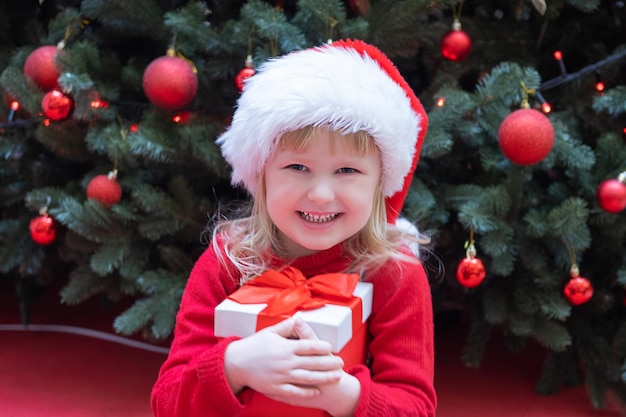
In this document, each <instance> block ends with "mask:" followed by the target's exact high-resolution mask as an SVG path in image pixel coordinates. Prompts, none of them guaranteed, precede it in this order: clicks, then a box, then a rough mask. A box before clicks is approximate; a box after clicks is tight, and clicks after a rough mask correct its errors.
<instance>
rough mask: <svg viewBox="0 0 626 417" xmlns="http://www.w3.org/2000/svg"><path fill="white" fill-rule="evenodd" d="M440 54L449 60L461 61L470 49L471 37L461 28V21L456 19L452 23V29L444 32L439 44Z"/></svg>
mask: <svg viewBox="0 0 626 417" xmlns="http://www.w3.org/2000/svg"><path fill="white" fill-rule="evenodd" d="M439 49H440V50H441V55H443V57H444V58H445V59H448V60H450V61H456V62H459V61H463V60H464V59H465V58H467V57H468V56H469V54H470V52H471V51H472V38H470V37H469V35H468V34H467V33H466V32H464V31H463V30H461V22H460V21H459V20H457V19H455V20H454V23H452V29H451V30H450V31H448V32H446V33H445V34H444V35H443V37H442V38H441V42H440V44H439Z"/></svg>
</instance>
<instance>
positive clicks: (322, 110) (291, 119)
mask: <svg viewBox="0 0 626 417" xmlns="http://www.w3.org/2000/svg"><path fill="white" fill-rule="evenodd" d="M306 126H325V127H328V128H330V129H332V130H338V131H341V132H343V133H353V132H357V131H359V130H363V131H365V132H367V133H369V134H370V135H371V136H372V137H373V138H374V140H375V143H376V145H377V146H378V148H379V149H380V152H381V157H382V188H383V194H384V196H385V198H386V200H385V202H386V206H387V220H388V222H389V223H392V224H395V222H396V219H397V217H398V215H399V213H400V211H401V210H402V206H403V204H404V200H405V199H406V195H407V193H408V189H409V187H410V185H411V180H412V178H413V172H414V171H415V167H416V166H417V161H418V159H419V154H420V150H421V148H422V143H423V141H424V136H425V135H426V130H427V127H428V118H427V116H426V112H425V111H424V108H423V107H422V105H421V103H420V102H419V100H418V99H417V97H416V96H415V93H414V92H413V90H412V89H411V87H409V85H408V83H407V82H406V81H405V80H404V78H402V76H401V75H400V72H399V71H398V69H397V68H396V67H395V66H394V64H393V63H392V62H391V61H390V60H389V58H387V57H386V56H385V55H384V54H383V53H382V52H381V51H380V50H378V49H377V48H375V47H374V46H372V45H369V44H367V43H365V42H363V41H359V40H345V41H337V42H333V43H331V44H327V45H323V46H319V47H315V48H310V49H305V50H301V51H296V52H292V53H290V54H287V55H284V56H282V57H278V58H274V59H271V60H269V61H267V62H265V63H264V64H263V65H262V66H261V67H260V68H259V69H258V71H257V73H256V74H255V75H254V76H252V77H250V78H248V79H247V80H246V83H245V85H244V89H243V92H242V94H241V96H240V98H239V100H238V102H237V108H236V110H235V114H234V116H233V119H232V123H231V125H230V127H229V128H228V130H227V131H226V132H224V133H223V134H222V135H221V136H220V137H219V138H218V141H217V143H218V144H219V145H220V146H221V148H222V153H223V155H224V157H225V159H226V160H227V161H228V163H229V164H230V165H231V166H232V178H231V179H232V183H233V185H239V184H242V185H243V186H244V187H245V188H246V189H247V190H248V191H249V192H250V194H251V195H254V192H255V190H256V188H257V182H258V181H259V178H260V175H261V172H262V169H263V166H264V164H265V162H266V161H267V160H268V159H269V158H270V157H271V156H272V154H273V152H274V150H275V149H276V144H277V142H278V139H279V138H280V137H281V135H282V134H283V133H285V132H289V131H293V130H296V129H299V128H303V127H306Z"/></svg>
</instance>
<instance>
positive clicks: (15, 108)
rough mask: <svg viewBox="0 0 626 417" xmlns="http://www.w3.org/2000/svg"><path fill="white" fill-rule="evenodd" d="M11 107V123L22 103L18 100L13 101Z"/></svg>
mask: <svg viewBox="0 0 626 417" xmlns="http://www.w3.org/2000/svg"><path fill="white" fill-rule="evenodd" d="M10 107H11V110H10V111H9V117H8V118H7V120H8V121H9V123H10V122H12V121H13V118H14V117H15V112H16V111H18V110H19V109H20V103H18V102H17V101H12V102H11V106H10Z"/></svg>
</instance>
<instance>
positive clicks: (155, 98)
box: [0, 0, 626, 408]
mask: <svg viewBox="0 0 626 417" xmlns="http://www.w3.org/2000/svg"><path fill="white" fill-rule="evenodd" d="M0 19H1V20H2V27H3V28H5V30H4V31H2V32H0V40H1V42H0V45H2V46H1V47H0V70H1V75H0V87H1V89H2V94H3V99H2V102H0V151H1V152H0V153H1V155H2V159H1V160H0V194H1V196H2V199H1V203H0V204H1V210H2V217H1V219H0V274H1V276H0V277H1V278H2V279H10V280H14V281H15V283H16V286H17V288H18V293H19V294H20V300H21V303H22V306H23V318H24V321H25V322H28V320H29V318H28V311H29V308H28V306H29V302H30V300H31V298H32V293H33V292H32V288H33V287H37V288H45V287H46V285H47V284H50V278H47V277H51V276H53V277H55V278H54V279H55V280H62V281H63V285H64V287H63V290H62V292H61V301H62V302H64V303H68V304H76V303H80V302H83V301H84V300H87V299H89V298H91V297H94V296H100V297H106V298H108V299H110V300H113V301H118V300H128V299H130V300H133V304H132V306H131V307H130V308H129V309H128V310H126V311H125V312H124V313H123V314H121V315H120V316H119V317H118V318H117V319H116V320H115V323H114V327H115V329H116V331H117V332H119V333H121V334H133V333H136V332H140V331H144V332H146V333H149V335H150V337H151V338H154V339H156V340H164V339H166V338H167V337H168V336H169V335H170V334H171V332H172V330H173V325H174V319H175V314H176V311H177V308H178V305H179V301H180V297H181V295H182V292H183V289H184V286H185V282H186V279H187V277H188V274H189V271H190V269H191V266H192V265H193V262H194V260H195V259H196V257H197V256H198V255H199V253H201V252H202V250H204V248H205V247H206V243H207V242H206V240H207V239H206V237H207V236H208V235H207V233H206V230H207V225H208V224H210V221H211V218H214V217H216V216H221V215H223V214H224V213H226V212H227V211H228V210H230V208H236V205H237V203H238V202H240V201H244V200H246V199H247V198H248V196H247V195H245V193H243V192H241V191H239V190H236V189H233V188H232V187H231V186H230V184H229V171H228V167H227V165H226V163H225V162H224V161H223V159H222V157H221V154H220V152H219V148H218V147H217V146H216V145H215V143H214V140H215V138H216V137H217V136H218V135H219V133H220V132H221V131H222V130H223V129H224V128H225V126H227V125H228V122H229V117H230V116H231V115H232V111H233V106H234V105H235V102H236V100H237V97H238V94H239V91H240V89H241V88H243V85H244V81H245V78H247V77H250V76H254V72H255V70H254V68H255V67H257V66H258V65H260V64H262V63H263V62H264V61H266V60H267V59H269V58H271V57H273V56H277V55H280V54H283V53H287V52H290V51H294V50H299V49H302V48H306V47H310V46H314V45H320V44H322V43H324V42H327V41H328V40H332V39H339V38H360V39H363V40H366V41H368V42H370V43H372V44H374V45H376V46H378V47H379V48H380V49H381V50H383V51H384V52H385V53H386V54H388V55H389V56H390V57H391V58H392V59H393V60H394V62H395V63H396V65H397V66H398V68H399V69H400V71H401V72H402V73H403V75H404V76H405V78H406V79H407V80H408V81H409V83H410V84H411V87H412V88H413V89H414V90H415V92H416V94H417V95H418V97H419V98H420V100H421V101H422V103H423V104H424V106H425V108H426V109H427V111H428V113H429V119H430V127H429V131H428V135H427V137H426V140H425V144H424V147H423V150H422V157H421V160H420V165H419V167H418V171H417V173H416V175H415V178H414V181H413V185H412V189H411V191H410V194H409V198H408V200H407V205H406V207H405V211H404V213H403V215H404V217H406V218H407V219H409V220H410V221H412V222H414V223H415V224H416V225H418V227H419V228H420V229H421V230H423V231H424V232H427V233H429V234H430V235H431V236H432V240H433V245H432V248H431V249H430V250H431V253H432V254H433V255H434V256H432V257H429V258H427V259H426V260H425V262H426V263H427V264H428V266H429V267H430V269H431V273H432V275H433V293H434V294H435V309H436V310H437V312H441V311H444V310H446V309H449V308H450V307H449V306H450V305H453V306H455V307H454V308H455V309H457V310H458V311H460V312H461V314H462V315H464V316H469V317H471V328H470V332H469V335H468V338H467V343H466V345H465V349H464V355H463V359H464V361H465V363H466V364H467V365H468V366H479V365H480V362H481V359H482V355H483V352H484V348H485V345H486V343H487V341H488V340H489V334H490V331H492V330H493V329H499V330H501V331H502V332H503V333H504V334H505V335H506V342H507V344H508V345H509V347H510V348H511V349H513V350H515V349H521V348H522V347H523V345H524V343H526V342H527V341H529V340H535V341H537V342H539V343H540V344H542V345H543V346H545V347H546V349H547V351H548V355H547V359H546V362H545V367H544V370H543V375H542V378H541V379H540V381H538V385H537V389H538V391H539V392H541V393H546V394H548V393H555V392H557V391H558V389H559V387H561V386H563V385H567V384H577V383H583V382H584V383H586V384H587V385H588V387H589V392H590V398H591V401H592V402H593V405H594V406H595V407H597V408H602V407H604V406H606V403H607V401H608V398H617V399H618V401H619V403H621V404H624V402H626V384H625V382H626V372H625V369H626V320H625V319H626V305H625V304H626V298H625V295H626V292H625V289H626V257H625V256H624V250H625V249H626V213H624V208H625V206H626V184H625V183H626V173H625V171H626V143H625V139H624V137H625V136H626V128H625V126H626V105H625V104H624V103H626V79H625V77H624V74H626V47H625V46H626V45H625V43H624V40H625V39H626V29H625V27H624V26H623V22H624V21H625V19H626V7H624V4H623V2H620V1H608V0H607V1H600V0H594V1H577V0H551V1H542V0H533V1H521V0H502V1H490V2H484V1H476V2H469V1H468V2H467V3H464V2H462V1H454V0H451V1H432V0H429V1H426V0H403V1H400V0H372V1H365V0H360V1H357V0H350V1H346V2H344V1H338V0H337V1H331V0H299V1H282V2H280V1H262V0H249V1H228V2H220V1H217V0H214V1H185V0H178V1H169V2H166V1H160V0H138V1H132V2H130V1H121V0H82V1H80V0H67V1H63V0H57V1H54V0H40V1H37V2H35V1H31V2H27V4H24V3H23V2H20V3H19V4H16V2H4V3H2V4H1V5H0ZM435 269H439V270H440V273H439V274H437V273H436V271H435ZM29 288H30V290H29Z"/></svg>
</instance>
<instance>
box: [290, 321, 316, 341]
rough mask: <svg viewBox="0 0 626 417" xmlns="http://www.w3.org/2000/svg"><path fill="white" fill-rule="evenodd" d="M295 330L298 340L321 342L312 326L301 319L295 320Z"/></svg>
mask: <svg viewBox="0 0 626 417" xmlns="http://www.w3.org/2000/svg"><path fill="white" fill-rule="evenodd" d="M294 330H295V332H296V334H297V335H298V339H308V340H319V339H318V337H317V335H316V334H315V332H314V331H313V329H312V328H311V326H309V325H308V324H307V323H306V322H305V321H304V320H302V319H301V318H294Z"/></svg>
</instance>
